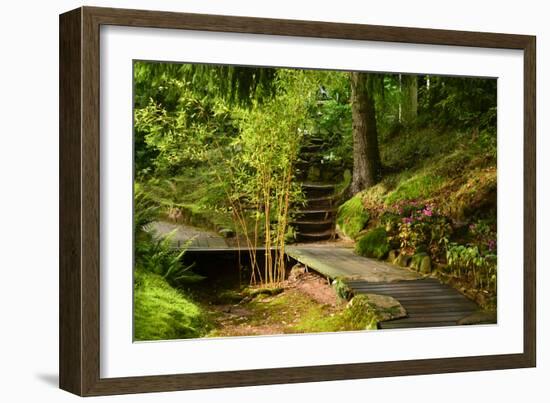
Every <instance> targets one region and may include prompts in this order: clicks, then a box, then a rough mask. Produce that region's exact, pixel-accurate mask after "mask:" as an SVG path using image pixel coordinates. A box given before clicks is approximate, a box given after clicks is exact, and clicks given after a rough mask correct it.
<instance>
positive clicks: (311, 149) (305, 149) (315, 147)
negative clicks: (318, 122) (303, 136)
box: [300, 144, 323, 155]
mask: <svg viewBox="0 0 550 403" xmlns="http://www.w3.org/2000/svg"><path fill="white" fill-rule="evenodd" d="M322 148H323V145H322V144H308V145H304V146H302V147H301V148H300V155H303V154H304V153H317V152H319V151H321V149H322Z"/></svg>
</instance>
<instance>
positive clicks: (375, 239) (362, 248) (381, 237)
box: [355, 227, 390, 259]
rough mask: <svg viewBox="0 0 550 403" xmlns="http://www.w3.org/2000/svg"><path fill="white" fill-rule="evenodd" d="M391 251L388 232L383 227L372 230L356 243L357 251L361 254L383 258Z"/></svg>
mask: <svg viewBox="0 0 550 403" xmlns="http://www.w3.org/2000/svg"><path fill="white" fill-rule="evenodd" d="M389 251H390V244H389V242H388V234H387V232H386V230H385V229H384V228H383V227H378V228H375V229H373V230H370V231H369V232H367V233H366V234H365V235H364V236H363V237H361V238H359V240H358V241H357V243H356V244H355V253H357V254H358V255H361V256H366V257H373V258H376V259H383V258H384V257H385V256H386V255H387V254H388V252H389Z"/></svg>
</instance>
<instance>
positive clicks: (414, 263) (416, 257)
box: [409, 252, 428, 271]
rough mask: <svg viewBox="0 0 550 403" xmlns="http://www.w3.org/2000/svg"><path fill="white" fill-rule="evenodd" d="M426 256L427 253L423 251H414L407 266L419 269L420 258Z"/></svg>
mask: <svg viewBox="0 0 550 403" xmlns="http://www.w3.org/2000/svg"><path fill="white" fill-rule="evenodd" d="M426 256H428V254H427V253H424V252H419V253H415V254H414V255H413V256H412V257H411V260H410V262H409V267H410V268H411V269H414V270H418V271H420V266H421V265H422V260H423V259H424V258H425V257H426Z"/></svg>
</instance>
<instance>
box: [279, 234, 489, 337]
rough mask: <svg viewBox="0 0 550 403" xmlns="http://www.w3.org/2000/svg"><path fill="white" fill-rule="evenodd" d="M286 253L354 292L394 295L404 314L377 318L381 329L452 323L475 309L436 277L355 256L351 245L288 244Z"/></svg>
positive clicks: (447, 324) (471, 302) (475, 307)
mask: <svg viewBox="0 0 550 403" xmlns="http://www.w3.org/2000/svg"><path fill="white" fill-rule="evenodd" d="M287 254H288V255H289V256H291V257H293V258H294V259H296V260H297V261H299V262H301V263H302V264H304V265H306V266H307V267H309V268H311V269H313V270H315V271H317V272H319V273H321V274H323V275H325V276H327V277H329V278H331V279H334V278H341V279H343V280H344V282H345V283H346V284H347V285H348V286H349V287H350V289H351V290H352V291H353V293H354V294H378V295H388V296H391V297H393V298H395V299H397V300H398V301H399V302H400V303H401V305H402V306H403V307H404V308H405V310H406V311H407V317H405V318H402V319H395V320H390V321H385V322H381V323H380V328H381V329H399V328H418V327H438V326H456V325H458V321H459V320H460V319H462V318H464V317H466V316H469V315H471V314H473V313H474V312H477V311H479V307H478V306H477V304H476V303H474V302H473V301H470V300H469V299H467V298H466V297H465V296H464V295H462V294H461V293H459V292H458V291H457V290H455V289H454V288H452V287H450V286H447V285H445V284H442V283H440V282H439V281H438V280H437V279H434V278H426V277H423V276H421V275H420V274H418V273H416V272H413V271H412V270H409V269H406V268H402V267H399V266H396V265H393V264H390V263H386V262H381V261H378V260H375V259H369V258H365V257H361V256H357V255H355V254H354V253H353V251H352V250H351V249H346V248H337V247H321V246H317V247H314V246H309V245H308V246H292V247H288V248H287Z"/></svg>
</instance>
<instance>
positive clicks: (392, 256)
mask: <svg viewBox="0 0 550 403" xmlns="http://www.w3.org/2000/svg"><path fill="white" fill-rule="evenodd" d="M397 256H399V250H397V249H392V250H390V251H389V253H388V259H387V260H388V262H390V263H393V262H395V259H397Z"/></svg>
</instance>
